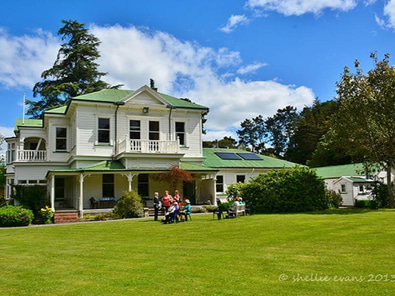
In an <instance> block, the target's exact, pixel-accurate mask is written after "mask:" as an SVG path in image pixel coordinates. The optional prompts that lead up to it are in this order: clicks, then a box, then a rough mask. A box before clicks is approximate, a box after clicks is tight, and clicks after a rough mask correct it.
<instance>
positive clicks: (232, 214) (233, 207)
mask: <svg viewBox="0 0 395 296" xmlns="http://www.w3.org/2000/svg"><path fill="white" fill-rule="evenodd" d="M238 205H239V198H238V197H236V199H235V202H234V203H233V204H232V205H231V206H230V208H229V209H228V217H229V218H231V217H232V218H233V217H236V216H237V206H238Z"/></svg>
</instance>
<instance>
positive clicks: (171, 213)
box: [162, 204, 176, 224]
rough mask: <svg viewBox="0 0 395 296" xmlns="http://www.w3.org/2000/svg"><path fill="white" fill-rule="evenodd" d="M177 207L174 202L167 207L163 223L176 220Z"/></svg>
mask: <svg viewBox="0 0 395 296" xmlns="http://www.w3.org/2000/svg"><path fill="white" fill-rule="evenodd" d="M175 210H176V208H175V207H174V205H173V204H171V205H170V206H169V207H168V208H167V209H166V213H165V218H164V219H163V220H162V223H163V224H170V223H173V221H174V211H175Z"/></svg>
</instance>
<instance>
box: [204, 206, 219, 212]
mask: <svg viewBox="0 0 395 296" xmlns="http://www.w3.org/2000/svg"><path fill="white" fill-rule="evenodd" d="M203 208H205V209H206V211H207V212H209V213H212V212H214V211H215V210H216V209H217V206H203Z"/></svg>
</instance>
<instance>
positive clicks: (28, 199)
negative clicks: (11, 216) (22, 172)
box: [13, 185, 49, 216]
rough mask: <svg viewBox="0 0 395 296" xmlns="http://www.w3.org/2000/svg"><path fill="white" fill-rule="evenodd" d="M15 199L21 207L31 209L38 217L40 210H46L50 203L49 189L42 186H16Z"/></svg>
mask: <svg viewBox="0 0 395 296" xmlns="http://www.w3.org/2000/svg"><path fill="white" fill-rule="evenodd" d="M13 198H14V199H15V200H17V201H18V202H19V204H20V205H21V206H24V207H26V208H29V209H31V210H32V211H33V213H34V215H36V216H38V214H39V211H40V209H41V208H44V207H45V206H46V205H47V204H48V203H49V198H48V197H47V188H46V187H45V186H40V185H34V186H22V185H15V194H14V195H13Z"/></svg>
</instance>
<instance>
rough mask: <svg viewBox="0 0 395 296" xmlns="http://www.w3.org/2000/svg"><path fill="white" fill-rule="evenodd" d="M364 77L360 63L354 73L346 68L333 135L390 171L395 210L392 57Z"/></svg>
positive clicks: (394, 70)
mask: <svg viewBox="0 0 395 296" xmlns="http://www.w3.org/2000/svg"><path fill="white" fill-rule="evenodd" d="M371 58H372V59H373V62H374V68H373V69H371V70H370V71H369V72H368V73H367V74H364V73H363V71H362V69H361V67H360V64H359V62H358V61H356V62H355V73H352V72H351V71H350V69H349V68H348V67H345V69H344V72H343V75H342V77H341V80H340V81H339V82H338V83H337V95H338V97H337V101H338V103H339V111H338V112H337V115H336V120H335V121H334V126H333V129H334V134H335V135H336V139H337V140H338V141H339V142H340V143H342V145H343V146H344V147H345V148H346V149H347V151H348V152H349V153H350V154H351V155H352V156H353V157H355V158H359V159H360V158H361V157H362V158H363V159H364V160H365V161H367V162H374V163H380V164H381V165H382V166H383V167H384V168H385V169H386V170H387V186H388V194H389V199H390V207H394V195H393V191H392V180H391V169H392V168H393V167H394V163H395V116H394V114H395V68H394V67H393V66H391V65H390V59H389V55H388V54H386V55H385V57H384V59H383V60H381V61H379V60H378V59H377V56H376V54H375V53H373V54H372V55H371Z"/></svg>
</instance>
